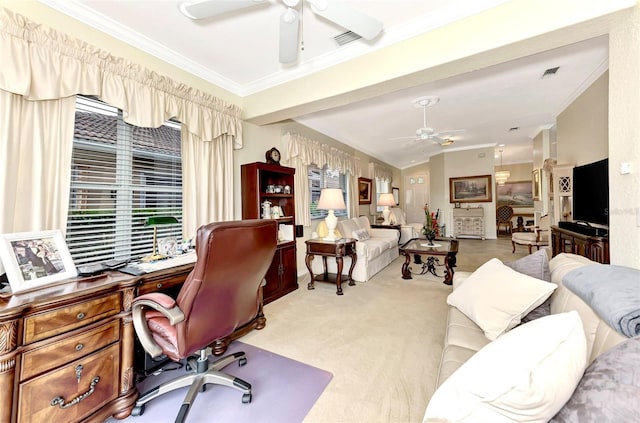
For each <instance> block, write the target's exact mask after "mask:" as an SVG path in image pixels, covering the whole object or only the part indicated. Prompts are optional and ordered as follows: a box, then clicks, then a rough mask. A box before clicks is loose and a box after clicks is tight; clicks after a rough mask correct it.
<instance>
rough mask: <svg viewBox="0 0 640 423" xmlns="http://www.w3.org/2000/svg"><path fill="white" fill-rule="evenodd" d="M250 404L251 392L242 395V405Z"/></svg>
mask: <svg viewBox="0 0 640 423" xmlns="http://www.w3.org/2000/svg"><path fill="white" fill-rule="evenodd" d="M250 402H251V392H249V393H247V394H243V395H242V403H243V404H249V403H250Z"/></svg>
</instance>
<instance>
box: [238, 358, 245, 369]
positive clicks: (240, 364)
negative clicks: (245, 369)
mask: <svg viewBox="0 0 640 423" xmlns="http://www.w3.org/2000/svg"><path fill="white" fill-rule="evenodd" d="M245 364H247V357H242V358H241V359H239V360H238V366H239V367H242V366H244V365H245Z"/></svg>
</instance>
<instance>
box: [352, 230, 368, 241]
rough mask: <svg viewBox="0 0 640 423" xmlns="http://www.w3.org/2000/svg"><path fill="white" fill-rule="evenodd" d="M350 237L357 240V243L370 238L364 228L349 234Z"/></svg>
mask: <svg viewBox="0 0 640 423" xmlns="http://www.w3.org/2000/svg"><path fill="white" fill-rule="evenodd" d="M351 236H352V237H354V238H355V239H357V240H358V241H366V240H368V239H370V238H371V236H370V235H369V232H367V230H366V229H364V228H362V229H357V230H355V231H353V232H351Z"/></svg>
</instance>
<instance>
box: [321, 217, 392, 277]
mask: <svg viewBox="0 0 640 423" xmlns="http://www.w3.org/2000/svg"><path fill="white" fill-rule="evenodd" d="M337 230H338V232H339V233H340V236H342V237H344V238H356V237H357V234H354V232H355V231H358V230H364V231H366V233H367V234H368V235H369V239H366V240H365V239H363V240H358V241H356V253H357V255H358V257H357V260H356V265H355V267H354V268H353V273H352V275H351V277H352V278H353V280H355V281H358V282H366V281H368V280H369V279H371V277H372V276H373V275H375V274H376V273H378V272H379V271H381V270H382V269H384V268H385V267H386V266H387V265H388V264H389V263H391V262H392V261H393V260H395V259H396V258H397V257H398V256H399V255H400V253H399V250H398V237H399V234H398V231H397V230H395V229H384V228H371V224H370V223H369V219H367V218H366V217H365V216H361V217H354V218H351V219H346V220H341V221H339V222H338V227H337ZM350 267H351V258H350V257H345V258H344V260H343V268H342V273H343V274H344V275H346V274H348V273H349V268H350ZM327 268H328V269H327V270H328V271H329V272H330V273H335V272H336V271H337V264H336V262H335V260H331V259H328V260H327ZM311 269H312V270H313V273H314V274H316V275H318V274H321V273H322V272H324V269H323V264H322V260H313V261H312V262H311Z"/></svg>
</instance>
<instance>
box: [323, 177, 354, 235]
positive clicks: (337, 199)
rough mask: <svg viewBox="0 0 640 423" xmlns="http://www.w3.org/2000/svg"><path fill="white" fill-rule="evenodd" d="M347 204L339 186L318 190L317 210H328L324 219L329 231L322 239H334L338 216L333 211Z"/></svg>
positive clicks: (344, 207) (341, 208)
mask: <svg viewBox="0 0 640 423" xmlns="http://www.w3.org/2000/svg"><path fill="white" fill-rule="evenodd" d="M346 208H347V206H346V205H345V204H344V198H342V190H341V189H340V188H324V189H323V190H322V191H320V201H318V210H329V213H328V214H327V217H326V218H325V219H324V221H325V223H326V224H327V229H328V231H329V233H328V234H327V236H326V237H324V238H323V239H324V240H325V241H335V240H337V239H338V237H337V236H336V232H335V230H336V226H338V218H337V217H336V215H335V214H334V213H333V211H334V210H344V209H346Z"/></svg>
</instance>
